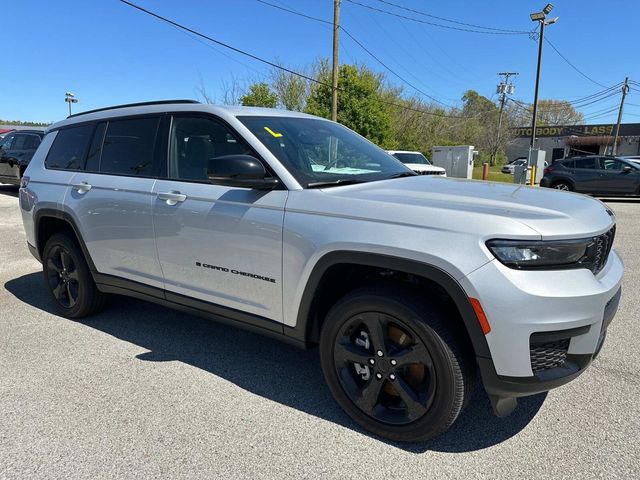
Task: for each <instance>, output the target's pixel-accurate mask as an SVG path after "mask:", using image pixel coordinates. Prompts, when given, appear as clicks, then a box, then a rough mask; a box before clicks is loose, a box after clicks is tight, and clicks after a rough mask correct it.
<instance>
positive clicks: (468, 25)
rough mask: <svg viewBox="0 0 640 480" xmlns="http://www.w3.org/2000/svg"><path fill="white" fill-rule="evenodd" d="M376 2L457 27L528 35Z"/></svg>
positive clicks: (525, 32) (385, 0) (385, 2)
mask: <svg viewBox="0 0 640 480" xmlns="http://www.w3.org/2000/svg"><path fill="white" fill-rule="evenodd" d="M377 1H378V2H380V3H384V4H387V5H390V6H392V7H396V8H399V9H400V10H405V11H407V12H411V13H416V14H418V15H422V16H424V17H429V18H434V19H436V20H442V21H443V22H449V23H455V24H457V25H464V26H465V27H472V28H481V29H484V30H494V31H496V32H503V33H512V34H528V33H529V32H528V31H524V30H507V29H504V28H494V27H485V26H483V25H475V24H473V23H465V22H459V21H457V20H451V19H449V18H445V17H438V16H437V15H432V14H430V13H427V12H422V11H420V10H414V9H412V8H408V7H405V6H403V5H399V4H397V3H393V2H389V1H387V0H377Z"/></svg>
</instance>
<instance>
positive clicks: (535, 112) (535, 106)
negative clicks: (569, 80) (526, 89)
mask: <svg viewBox="0 0 640 480" xmlns="http://www.w3.org/2000/svg"><path fill="white" fill-rule="evenodd" d="M545 23H546V22H545V21H544V20H542V21H541V22H540V42H539V43H538V68H537V69H536V89H535V91H534V94H533V120H532V121H531V145H530V147H531V148H534V146H535V143H536V123H537V121H538V92H539V90H540V67H541V66H542V42H543V41H544V26H545Z"/></svg>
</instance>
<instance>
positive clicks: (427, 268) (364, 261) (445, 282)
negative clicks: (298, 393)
mask: <svg viewBox="0 0 640 480" xmlns="http://www.w3.org/2000/svg"><path fill="white" fill-rule="evenodd" d="M344 263H348V264H356V265H362V266H368V267H377V268H384V269H389V270H396V271H399V272H404V273H410V274H413V275H417V276H420V277H423V278H426V279H428V280H431V281H433V282H434V283H437V284H438V285H440V286H441V287H442V288H443V289H444V290H445V291H446V292H447V293H448V294H449V296H450V297H451V298H452V300H453V302H454V304H455V305H456V307H457V309H458V311H459V312H460V315H461V317H462V320H463V321H464V325H465V327H466V329H467V333H468V334H469V337H470V339H471V343H472V344H473V349H474V351H475V354H476V356H477V357H485V358H491V354H490V352H489V346H488V344H487V340H486V339H485V337H484V334H483V333H482V328H481V327H480V323H479V322H478V318H477V317H476V314H475V312H474V310H473V307H472V306H471V302H470V301H469V298H468V297H467V295H466V294H465V292H464V290H463V288H462V286H461V285H460V284H459V283H458V282H457V281H456V280H455V279H454V278H453V277H452V276H451V275H449V274H448V273H447V272H445V271H444V270H442V269H440V268H438V267H434V266H433V265H429V264H426V263H421V262H417V261H414V260H408V259H406V258H400V257H394V256H390V255H380V254H372V253H366V252H354V251H335V252H331V253H328V254H326V255H325V256H323V257H322V258H320V260H318V262H317V263H316V264H315V266H314V267H313V271H312V272H311V275H310V276H309V279H308V281H307V285H306V287H305V289H304V293H303V295H302V300H301V301H300V306H299V307H298V317H297V321H296V326H295V327H288V326H285V327H284V333H285V335H287V336H290V337H293V338H295V339H296V340H298V341H301V342H309V339H310V338H312V336H313V335H314V328H316V325H314V323H315V319H313V318H309V312H310V311H311V306H312V303H313V299H314V297H315V292H316V289H317V288H318V285H319V284H320V281H321V280H322V277H323V275H324V274H325V273H326V272H327V271H328V270H329V268H331V267H332V266H334V265H338V264H344Z"/></svg>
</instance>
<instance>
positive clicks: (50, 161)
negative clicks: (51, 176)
mask: <svg viewBox="0 0 640 480" xmlns="http://www.w3.org/2000/svg"><path fill="white" fill-rule="evenodd" d="M92 133H93V125H82V126H79V127H70V128H64V129H62V130H60V131H59V132H58V134H57V135H56V139H55V140H54V141H53V145H51V149H50V150H49V153H48V154H47V158H46V160H45V162H44V163H45V166H46V167H47V168H54V169H61V170H82V169H83V168H84V157H85V154H86V152H87V147H88V146H89V140H90V139H91V134H92Z"/></svg>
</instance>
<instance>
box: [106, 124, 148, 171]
mask: <svg viewBox="0 0 640 480" xmlns="http://www.w3.org/2000/svg"><path fill="white" fill-rule="evenodd" d="M158 122H159V118H158V117H145V118H134V119H126V120H114V121H110V122H109V123H108V124H107V131H106V133H105V135H104V142H103V144H102V154H101V157H100V173H111V174H117V175H130V176H142V177H145V176H146V177H148V176H152V174H153V159H154V147H155V143H156V135H157V133H158Z"/></svg>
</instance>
